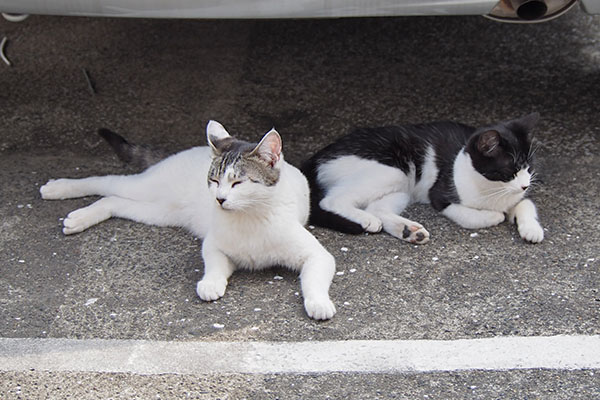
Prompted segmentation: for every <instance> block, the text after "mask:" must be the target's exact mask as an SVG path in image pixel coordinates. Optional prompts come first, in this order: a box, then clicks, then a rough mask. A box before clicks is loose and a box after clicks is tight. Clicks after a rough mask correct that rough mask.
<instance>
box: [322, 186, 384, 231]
mask: <svg viewBox="0 0 600 400" xmlns="http://www.w3.org/2000/svg"><path fill="white" fill-rule="evenodd" d="M319 206H320V207H321V208H322V209H323V210H326V211H329V212H333V213H336V214H338V215H341V216H342V217H344V218H346V219H349V220H350V221H352V222H356V223H357V224H360V226H362V227H363V229H364V230H365V231H367V232H373V233H375V232H379V231H381V227H382V223H381V220H380V219H379V218H377V217H376V216H375V215H373V214H371V213H369V212H367V211H365V210H361V209H360V208H358V207H357V206H356V200H355V199H353V198H352V197H351V196H349V195H347V194H343V195H336V194H335V193H333V194H328V195H327V196H325V197H324V198H323V199H322V200H321V202H320V203H319Z"/></svg>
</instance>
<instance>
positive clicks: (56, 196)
mask: <svg viewBox="0 0 600 400" xmlns="http://www.w3.org/2000/svg"><path fill="white" fill-rule="evenodd" d="M68 193H69V185H68V183H67V182H66V181H65V180H64V179H56V180H54V179H50V180H49V181H48V182H47V183H46V184H45V185H43V186H42V187H40V194H41V196H42V199H44V200H62V199H65V198H67V197H68Z"/></svg>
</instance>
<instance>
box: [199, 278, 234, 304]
mask: <svg viewBox="0 0 600 400" xmlns="http://www.w3.org/2000/svg"><path fill="white" fill-rule="evenodd" d="M226 287H227V281H225V280H222V281H210V280H207V279H202V280H201V281H198V284H197V285H196V293H198V296H199V297H200V298H201V299H202V300H204V301H213V300H217V299H219V298H221V297H223V295H224V294H225V288H226Z"/></svg>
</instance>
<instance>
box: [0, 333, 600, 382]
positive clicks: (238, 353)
mask: <svg viewBox="0 0 600 400" xmlns="http://www.w3.org/2000/svg"><path fill="white" fill-rule="evenodd" d="M539 368H542V369H565V370H576V369H599V368H600V336H542V337H539V336H535V337H495V338H487V339H461V340H348V341H320V342H197V341H189V342H166V341H147V340H104V339H90V340H78V339H30V338H0V371H30V370H36V371H53V372H56V371H72V372H114V373H117V372H121V373H133V374H142V375H153V374H198V375H200V374H214V373H246V374H277V373H279V374H281V373H300V374H319V373H328V372H355V373H357V372H360V373H403V372H434V371H464V370H494V371H501V370H514V369H539Z"/></svg>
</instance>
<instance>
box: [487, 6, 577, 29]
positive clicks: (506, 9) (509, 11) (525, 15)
mask: <svg viewBox="0 0 600 400" xmlns="http://www.w3.org/2000/svg"><path fill="white" fill-rule="evenodd" d="M577 1H578V0H500V1H499V2H498V4H496V6H495V7H494V8H493V9H492V11H491V12H490V13H489V14H488V15H486V17H488V18H490V19H493V20H495V21H500V22H520V23H528V22H544V21H549V20H551V19H554V18H556V17H559V16H561V15H563V14H564V13H566V12H567V11H569V10H570V9H571V7H573V6H574V5H575V4H576V3H577Z"/></svg>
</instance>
